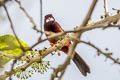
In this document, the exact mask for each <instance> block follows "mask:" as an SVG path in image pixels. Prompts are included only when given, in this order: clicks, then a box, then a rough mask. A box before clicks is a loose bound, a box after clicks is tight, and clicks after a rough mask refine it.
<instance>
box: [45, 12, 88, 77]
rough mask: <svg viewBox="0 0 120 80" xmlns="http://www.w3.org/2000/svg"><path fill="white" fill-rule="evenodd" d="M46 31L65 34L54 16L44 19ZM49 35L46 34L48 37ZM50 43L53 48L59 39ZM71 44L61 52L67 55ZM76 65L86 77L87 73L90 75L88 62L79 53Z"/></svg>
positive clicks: (75, 57) (50, 15)
mask: <svg viewBox="0 0 120 80" xmlns="http://www.w3.org/2000/svg"><path fill="white" fill-rule="evenodd" d="M44 31H47V32H52V33H59V32H64V30H63V29H62V28H61V26H60V25H59V24H58V23H57V22H56V21H55V18H54V17H53V16H52V14H48V15H46V16H45V19H44ZM48 36H49V35H48V34H46V37H48ZM48 41H49V42H50V44H51V46H53V45H54V44H55V43H56V42H57V41H58V38H54V39H48ZM70 44H71V43H70V42H68V43H67V44H66V45H65V46H64V47H62V48H61V51H63V52H64V53H66V54H67V52H68V48H69V46H70ZM73 61H74V63H75V64H76V65H77V67H78V69H79V70H80V72H81V73H82V74H83V75H84V76H87V73H90V68H89V66H88V65H87V64H86V62H85V61H84V60H83V59H82V58H81V57H80V56H79V54H78V53H77V52H75V55H74V57H73Z"/></svg>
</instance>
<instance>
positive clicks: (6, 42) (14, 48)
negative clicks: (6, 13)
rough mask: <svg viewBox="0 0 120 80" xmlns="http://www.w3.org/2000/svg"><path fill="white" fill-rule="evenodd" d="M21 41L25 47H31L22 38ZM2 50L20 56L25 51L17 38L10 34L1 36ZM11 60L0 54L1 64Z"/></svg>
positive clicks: (0, 46) (0, 44) (0, 45)
mask: <svg viewBox="0 0 120 80" xmlns="http://www.w3.org/2000/svg"><path fill="white" fill-rule="evenodd" d="M20 43H21V45H22V46H23V47H24V49H26V48H28V47H29V46H28V45H27V44H26V43H25V42H23V41H22V40H20ZM0 51H1V52H3V53H6V54H10V55H14V56H18V55H20V54H21V53H22V52H23V51H22V49H21V47H20V45H19V43H18V41H17V40H16V38H15V37H14V36H13V35H10V34H7V35H3V36H0ZM10 60H11V59H10V58H8V57H4V56H0V64H1V65H4V64H6V63H7V62H8V61H10Z"/></svg>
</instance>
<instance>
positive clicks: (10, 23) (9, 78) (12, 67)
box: [3, 5, 25, 80]
mask: <svg viewBox="0 0 120 80" xmlns="http://www.w3.org/2000/svg"><path fill="white" fill-rule="evenodd" d="M3 7H4V9H5V11H6V14H7V17H8V20H9V22H10V25H11V29H12V31H13V34H14V36H15V38H16V40H17V42H18V43H19V45H20V47H21V49H22V51H24V50H25V49H24V47H23V46H22V44H21V43H20V41H19V38H18V37H17V34H16V32H15V30H14V27H13V23H12V20H11V18H10V15H9V13H8V10H7V7H6V6H5V5H4V6H3ZM16 61H17V58H16ZM14 64H15V62H14V61H13V64H12V67H11V71H12V70H13V67H14ZM9 79H10V80H11V76H10V78H9Z"/></svg>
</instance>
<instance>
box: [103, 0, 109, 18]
mask: <svg viewBox="0 0 120 80" xmlns="http://www.w3.org/2000/svg"><path fill="white" fill-rule="evenodd" d="M104 10H105V17H106V16H109V14H108V7H107V0H104Z"/></svg>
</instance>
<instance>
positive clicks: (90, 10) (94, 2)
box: [81, 0, 97, 26]
mask: <svg viewBox="0 0 120 80" xmlns="http://www.w3.org/2000/svg"><path fill="white" fill-rule="evenodd" d="M96 3H97V0H93V2H92V4H91V6H90V8H89V11H88V13H87V15H86V17H85V19H84V20H83V22H82V25H81V26H85V25H86V24H87V23H88V21H89V20H90V18H91V15H92V13H93V10H94V8H95V5H96Z"/></svg>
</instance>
